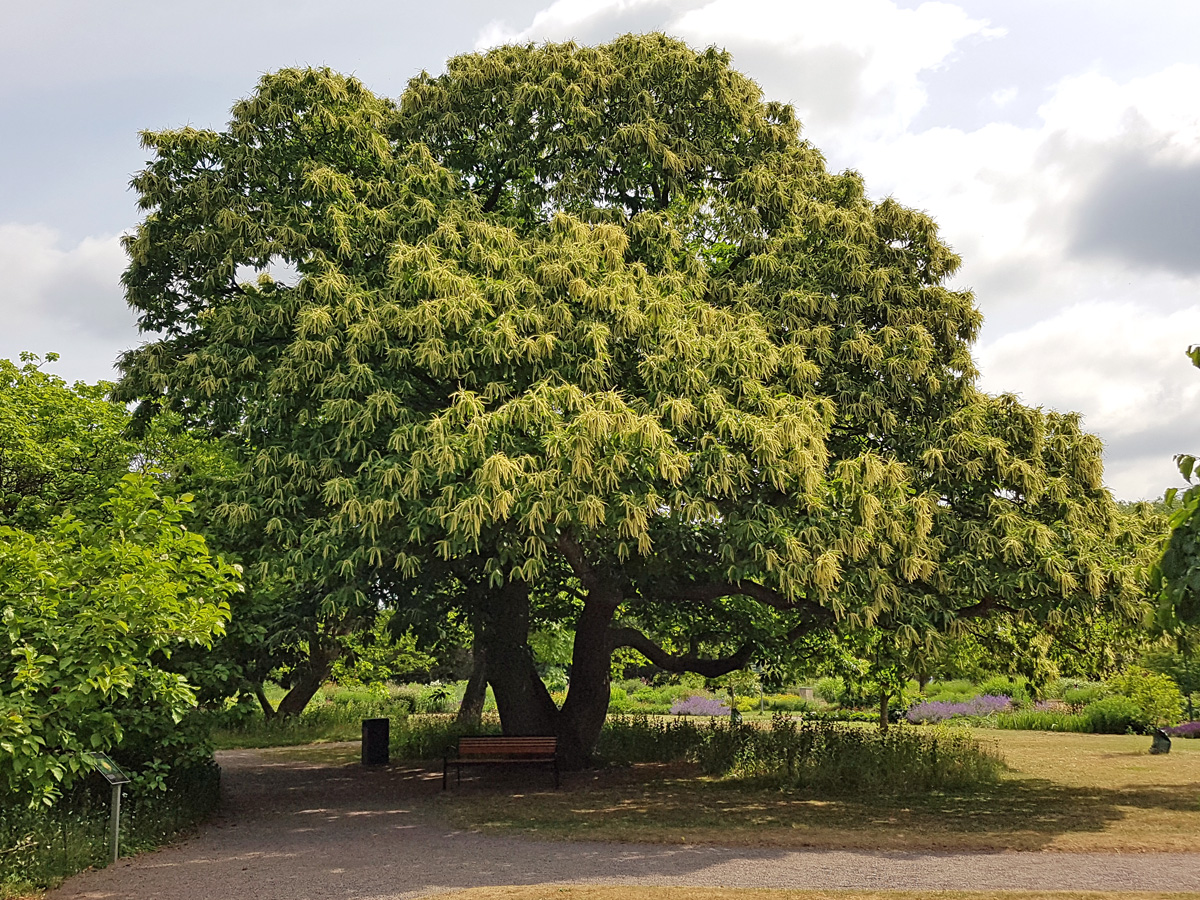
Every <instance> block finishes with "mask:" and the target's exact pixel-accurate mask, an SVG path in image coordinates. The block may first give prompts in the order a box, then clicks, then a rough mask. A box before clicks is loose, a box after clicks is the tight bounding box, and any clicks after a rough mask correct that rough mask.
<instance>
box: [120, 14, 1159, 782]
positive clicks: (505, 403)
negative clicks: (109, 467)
mask: <svg viewBox="0 0 1200 900" xmlns="http://www.w3.org/2000/svg"><path fill="white" fill-rule="evenodd" d="M144 139H145V143H146V146H147V147H148V148H149V149H150V150H152V151H153V158H152V159H151V160H150V162H149V164H148V166H147V168H146V170H145V171H144V172H142V173H141V174H139V175H138V176H137V177H136V178H135V179H134V187H135V189H136V190H137V191H138V193H139V196H140V198H141V205H142V208H143V209H144V210H145V213H146V215H145V219H144V220H143V222H142V223H141V224H140V226H139V227H138V229H137V231H136V233H134V234H133V235H131V236H130V237H129V238H128V240H127V249H128V252H129V255H130V265H129V268H128V270H127V272H126V274H125V285H126V288H127V293H128V298H129V302H130V303H131V305H132V306H133V307H134V309H135V310H136V311H137V313H138V315H139V317H140V322H141V326H142V328H143V330H144V331H145V332H146V333H147V334H148V336H149V342H148V343H146V344H144V345H142V346H141V347H139V348H137V349H135V350H132V351H130V352H129V353H128V354H126V356H125V357H124V359H123V361H122V370H123V373H124V377H123V380H122V383H121V389H120V396H121V397H122V398H124V399H129V400H134V399H136V400H140V401H142V407H141V411H140V413H141V415H142V416H150V415H153V414H154V413H155V411H157V410H160V409H169V410H172V411H174V412H175V413H178V414H180V415H182V416H184V417H185V419H186V420H187V422H188V423H189V424H191V425H195V426H201V427H205V428H208V429H210V430H211V431H212V432H214V433H217V434H221V435H223V436H226V437H228V438H229V439H231V440H233V441H235V442H236V443H237V445H238V446H239V448H240V465H241V473H242V474H241V478H240V480H239V481H238V482H237V484H236V486H235V487H233V488H232V489H231V490H230V492H229V494H228V496H227V497H226V498H225V499H224V502H223V503H222V504H221V506H220V507H219V509H220V511H221V513H222V515H224V516H225V517H226V518H227V519H228V521H229V522H230V523H231V524H232V525H233V526H236V527H239V528H242V529H244V531H245V533H246V534H247V535H252V536H253V543H254V544H255V546H256V547H257V548H259V556H258V560H259V565H260V566H262V567H264V568H269V569H271V570H273V571H274V572H276V573H278V575H279V576H280V577H283V578H286V579H291V581H292V582H293V583H294V584H295V585H297V587H298V590H301V591H302V592H303V594H304V595H305V596H308V597H312V596H317V597H319V598H320V601H319V602H320V603H321V604H322V606H323V608H324V609H326V610H327V612H328V613H329V614H330V615H331V616H338V615H341V616H344V619H343V620H344V621H351V620H353V619H354V617H355V616H359V617H362V616H363V615H369V612H370V610H371V609H373V608H375V607H377V606H378V605H379V604H380V603H393V604H396V605H398V606H400V607H402V608H403V607H404V606H405V605H406V604H408V605H412V604H418V603H422V602H425V601H424V599H423V598H427V597H428V596H429V594H430V593H431V591H432V592H433V593H440V595H441V598H442V602H444V600H445V597H447V596H452V597H454V598H455V599H454V603H456V604H457V605H459V606H461V607H462V608H463V609H464V611H465V612H466V613H467V615H468V616H469V618H470V620H471V621H472V622H473V623H475V627H476V632H477V647H479V648H480V650H481V652H483V653H485V654H486V659H487V678H488V680H489V681H490V682H491V684H492V686H493V688H494V689H495V694H496V698H497V702H498V704H499V707H500V712H501V717H502V719H503V723H504V727H505V729H506V730H507V731H510V732H513V733H551V734H558V735H559V737H560V741H561V745H562V746H563V748H564V751H565V752H566V754H567V755H568V756H569V757H570V759H571V760H572V761H575V762H582V761H584V760H585V759H586V758H587V756H588V753H589V752H590V750H591V748H592V746H593V745H594V743H595V740H596V738H597V736H598V734H599V730H600V728H601V725H602V723H603V719H604V715H605V712H606V708H607V702H608V679H609V669H610V658H611V656H612V654H613V652H614V651H615V650H616V649H618V648H622V647H632V648H635V649H637V650H638V651H640V652H641V653H642V654H644V655H645V656H646V657H648V658H649V659H650V660H652V661H653V662H654V663H656V664H658V665H660V666H663V667H664V668H667V669H673V670H678V671H685V670H686V671H695V672H701V673H704V674H708V675H717V674H721V673H723V672H727V671H731V670H733V669H736V668H740V667H742V666H744V665H746V664H747V663H749V662H751V661H753V660H755V659H756V658H757V659H761V658H763V657H765V656H772V655H782V654H787V653H789V652H793V650H794V648H795V647H797V646H803V643H802V641H803V639H804V638H805V637H807V636H811V635H812V634H814V633H817V632H819V631H821V630H824V629H830V628H835V629H843V630H853V629H875V628H881V629H884V631H885V633H886V634H887V635H888V636H889V640H891V641H893V642H895V643H896V644H897V646H899V645H904V646H909V647H912V646H917V645H920V644H921V643H922V642H925V641H929V640H932V639H934V636H936V635H938V634H945V633H949V632H953V631H954V629H956V628H958V627H961V624H962V623H964V622H970V621H973V620H976V619H979V618H981V617H985V616H989V615H997V614H1000V615H1006V616H1015V617H1017V618H1023V619H1028V620H1030V621H1036V622H1041V623H1046V624H1047V625H1048V626H1049V627H1051V628H1053V627H1055V626H1056V623H1059V622H1061V621H1065V619H1066V618H1069V617H1072V616H1075V617H1078V616H1084V617H1086V616H1087V615H1090V614H1095V613H1096V612H1097V611H1098V610H1101V611H1104V612H1106V613H1111V612H1114V611H1115V612H1116V613H1117V614H1120V615H1132V614H1133V613H1134V612H1135V605H1136V602H1137V600H1138V598H1139V590H1140V589H1139V586H1138V584H1137V583H1136V582H1135V581H1134V580H1133V579H1132V578H1131V577H1129V576H1128V575H1127V574H1126V573H1127V572H1128V565H1127V563H1128V560H1129V552H1128V548H1126V549H1122V548H1121V547H1120V545H1119V541H1118V536H1119V535H1118V532H1119V528H1120V525H1119V521H1118V516H1117V514H1116V510H1115V507H1114V505H1113V502H1112V499H1111V497H1110V496H1109V494H1108V492H1107V491H1106V490H1105V489H1104V488H1103V486H1102V483H1101V476H1102V469H1101V463H1100V452H1101V447H1100V444H1099V442H1098V441H1097V440H1096V439H1095V438H1094V437H1091V436H1089V435H1087V434H1085V433H1084V432H1082V431H1081V429H1080V427H1079V420H1078V418H1077V417H1075V416H1071V415H1059V414H1045V413H1042V412H1041V411H1039V410H1035V409H1029V408H1027V407H1025V406H1022V405H1021V404H1020V403H1019V402H1017V401H1016V400H1015V399H1014V398H1012V397H1007V396H1004V397H990V396H986V395H984V394H982V393H981V392H979V390H978V389H977V388H976V387H975V369H974V365H973V363H972V359H971V353H970V348H971V344H972V342H973V341H974V339H975V337H976V334H977V332H978V329H979V326H980V321H981V317H980V313H979V311H978V309H977V308H976V306H975V305H974V302H973V298H972V296H971V295H970V293H969V292H965V291H957V290H952V289H950V288H949V287H947V285H946V281H947V279H948V278H949V276H951V275H952V274H953V272H954V271H955V269H956V268H957V266H958V264H959V260H958V258H957V257H956V256H955V254H954V253H953V252H952V251H951V250H950V249H949V248H948V247H947V246H946V245H945V244H944V243H943V242H942V241H941V240H940V239H939V237H938V233H937V228H936V225H935V223H934V222H933V221H932V220H931V219H930V217H929V216H928V215H926V214H924V213H920V212H916V211H914V210H911V209H908V208H906V207H904V206H902V205H901V204H899V203H897V202H895V201H894V200H891V199H887V200H883V201H876V200H873V199H871V198H870V197H869V196H868V194H867V192H866V190H865V188H864V185H863V182H862V179H861V178H860V177H859V176H858V175H857V174H856V173H853V172H842V173H835V172H830V171H828V170H827V168H826V166H825V164H824V161H823V159H822V157H821V154H820V153H819V152H818V151H817V150H816V148H814V147H813V146H812V145H810V144H809V143H807V142H806V141H805V140H803V139H802V137H801V136H800V127H799V123H798V122H797V121H796V119H795V116H794V114H793V112H792V110H791V108H790V107H788V106H786V105H783V104H780V103H775V102H769V101H765V100H764V99H763V97H762V96H761V92H760V91H759V89H758V87H757V86H756V85H755V84H754V83H753V82H752V81H751V80H750V79H748V78H747V77H745V76H744V75H742V74H740V73H739V72H737V71H736V70H735V69H733V68H732V66H731V64H730V59H729V56H728V55H727V54H725V53H723V52H720V51H718V50H715V49H708V50H706V51H702V52H697V51H694V50H692V49H691V48H689V47H687V46H686V45H684V44H682V43H679V42H677V41H675V40H672V39H670V38H667V37H664V36H662V35H646V36H634V35H630V36H625V37H622V38H619V39H617V40H616V41H614V42H612V43H610V44H607V45H603V46H599V47H580V46H577V45H575V44H547V45H543V46H532V45H530V46H513V47H501V48H498V49H495V50H492V51H489V52H487V53H483V54H470V55H466V56H461V57H457V58H455V59H452V60H450V61H449V62H448V63H447V66H446V70H445V72H443V73H441V74H439V75H428V74H422V75H421V76H419V77H417V78H415V79H413V81H412V82H411V83H410V84H409V86H408V88H407V90H406V91H405V93H404V95H403V96H402V97H401V98H399V99H398V100H397V101H394V102H393V101H390V100H387V99H384V98H381V97H378V96H376V95H374V94H372V93H371V92H370V91H368V90H367V89H366V88H365V87H364V86H363V85H362V84H360V83H359V82H358V81H356V80H355V79H353V78H348V77H344V76H341V75H338V74H336V73H333V72H330V71H328V70H311V69H310V70H284V71H281V72H277V73H275V74H272V75H268V76H265V77H264V78H263V79H262V80H261V82H260V83H259V86H258V89H257V90H256V91H255V92H254V93H253V94H252V95H251V96H250V97H248V98H247V99H245V100H243V101H241V102H239V103H238V104H236V105H235V107H234V109H233V117H232V119H231V121H230V122H229V124H228V126H227V127H226V128H225V129H224V130H222V131H206V130H197V129H192V128H186V129H181V130H172V131H163V132H155V133H147V134H145V135H144ZM448 583H453V584H454V585H455V586H456V587H455V588H454V589H453V590H452V591H449V590H446V589H443V588H444V586H445V585H446V584H448ZM435 588H436V589H437V590H434V589H435ZM551 614H554V615H558V616H560V617H565V618H568V619H570V620H571V622H572V625H573V628H574V634H575V637H574V647H573V658H572V665H571V681H570V689H569V691H568V693H567V697H566V700H565V702H564V703H563V705H562V706H561V708H559V707H557V706H556V705H555V704H554V702H553V701H552V700H551V698H550V695H549V694H548V692H547V691H546V689H545V687H544V686H543V685H542V683H541V681H540V680H539V679H538V677H537V672H536V669H535V667H534V662H533V657H532V654H531V652H530V650H529V644H528V634H529V628H530V622H531V616H535V615H536V616H542V617H545V616H546V615H551Z"/></svg>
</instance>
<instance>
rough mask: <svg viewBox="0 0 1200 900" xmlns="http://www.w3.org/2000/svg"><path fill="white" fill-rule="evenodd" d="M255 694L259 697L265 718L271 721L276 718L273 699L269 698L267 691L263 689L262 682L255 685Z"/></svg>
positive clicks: (259, 703)
mask: <svg viewBox="0 0 1200 900" xmlns="http://www.w3.org/2000/svg"><path fill="white" fill-rule="evenodd" d="M254 696H255V697H256V698H258V705H259V706H261V707H262V711H263V718H264V719H266V720H267V721H268V722H270V721H271V720H272V719H274V718H275V707H273V706H272V705H271V701H270V700H268V699H267V695H266V692H265V691H263V686H262V685H261V684H256V685H255V686H254Z"/></svg>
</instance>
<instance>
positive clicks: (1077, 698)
mask: <svg viewBox="0 0 1200 900" xmlns="http://www.w3.org/2000/svg"><path fill="white" fill-rule="evenodd" d="M1110 693H1111V691H1110V690H1109V688H1108V687H1107V686H1106V685H1104V684H1102V683H1100V682H1088V683H1085V684H1081V685H1078V686H1076V687H1070V688H1067V689H1066V690H1064V691H1063V693H1062V699H1063V702H1064V703H1066V704H1067V705H1068V706H1069V707H1071V709H1072V710H1073V711H1074V712H1079V711H1080V710H1082V709H1083V708H1084V707H1085V706H1087V705H1088V704H1090V703H1095V702H1096V701H1097V700H1103V699H1104V698H1105V697H1107V696H1108V695H1109V694H1110Z"/></svg>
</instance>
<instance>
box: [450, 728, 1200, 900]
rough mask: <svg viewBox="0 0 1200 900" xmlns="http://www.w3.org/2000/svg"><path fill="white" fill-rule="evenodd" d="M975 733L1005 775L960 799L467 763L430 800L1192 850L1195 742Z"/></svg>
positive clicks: (724, 836) (958, 846)
mask: <svg viewBox="0 0 1200 900" xmlns="http://www.w3.org/2000/svg"><path fill="white" fill-rule="evenodd" d="M975 735H976V737H977V738H978V739H979V740H981V741H984V742H994V743H995V745H996V746H997V748H998V749H999V751H1000V753H1001V754H1002V755H1003V756H1004V758H1005V760H1006V762H1007V764H1008V769H1009V770H1008V772H1007V773H1006V774H1005V775H1004V776H1003V778H1002V779H1001V782H1000V783H999V784H998V785H996V786H994V787H989V788H985V789H981V790H978V791H975V792H972V793H967V794H932V795H925V796H918V797H903V798H892V797H854V798H830V797H814V796H806V795H805V794H804V793H801V792H784V791H778V790H771V789H764V788H756V787H754V786H752V785H746V784H741V783H738V782H736V781H728V780H716V779H709V778H704V777H702V776H701V775H700V774H699V773H698V772H697V770H696V769H695V767H693V766H690V765H687V764H662V765H637V766H632V767H628V768H623V769H610V770H603V771H599V772H583V773H573V774H570V775H568V776H567V777H565V778H564V781H563V788H562V790H559V791H555V790H553V788H552V787H551V786H550V783H549V781H548V778H547V777H545V773H542V772H540V771H536V770H528V771H517V772H511V773H510V772H497V773H492V772H490V771H484V772H476V773H472V777H471V778H470V779H468V780H465V781H464V783H463V785H462V787H461V788H459V789H455V790H451V791H449V792H447V793H446V794H445V795H443V796H442V798H441V799H440V806H441V808H442V809H443V810H444V812H445V813H446V815H447V816H448V817H449V818H450V819H451V821H452V822H453V823H454V824H455V825H457V826H459V827H466V828H478V829H482V830H515V831H519V832H523V833H527V834H530V835H536V836H538V837H544V838H563V839H577V840H606V841H648V842H658V843H662V842H667V843H710V844H720V845H725V846H755V847H779V848H805V847H813V848H842V849H862V850H867V849H870V850H927V851H928V850H935V851H936V850H946V851H953V850H980V851H982V850H1060V851H1091V850H1097V851H1101V850H1113V851H1128V852H1164V851H1192V852H1194V851H1196V850H1197V849H1198V847H1200V741H1187V740H1176V741H1175V742H1174V746H1173V748H1172V751H1171V753H1170V754H1169V755H1165V756H1151V755H1150V754H1149V753H1147V750H1148V749H1149V746H1150V739H1149V738H1147V737H1139V736H1131V735H1092V734H1058V733H1046V732H1032V731H994V730H979V731H976V732H975ZM514 784H518V785H521V787H519V788H516V789H514V787H513V786H514ZM497 896H500V895H497ZM597 896H600V895H597ZM663 896H666V895H663ZM764 896H765V895H764ZM795 896H801V895H799V894H797V895H795ZM839 896H846V895H839ZM864 896H865V895H864ZM1058 896H1061V895H1058Z"/></svg>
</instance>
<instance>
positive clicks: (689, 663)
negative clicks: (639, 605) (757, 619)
mask: <svg viewBox="0 0 1200 900" xmlns="http://www.w3.org/2000/svg"><path fill="white" fill-rule="evenodd" d="M608 635H609V640H610V641H611V642H612V646H613V649H616V648H617V647H632V648H633V649H634V650H636V651H637V652H638V653H640V654H642V656H644V657H646V659H648V660H650V662H652V663H654V665H656V666H658V667H659V668H660V669H666V670H667V671H668V672H695V673H696V674H697V675H703V676H704V677H705V678H717V677H719V676H721V675H728V674H729V673H730V672H736V671H737V670H738V669H744V668H745V667H746V665H747V664H748V663H749V662H750V659H751V657H752V656H753V655H754V648H755V645H754V644H743V645H742V646H741V647H739V648H738V649H737V650H736V651H735V652H734V653H733V654H731V655H729V656H725V657H722V658H720V659H707V658H704V657H700V656H696V655H695V654H693V653H683V654H680V655H678V656H676V655H673V654H670V653H668V652H667V651H666V650H664V649H663V648H662V647H660V646H658V644H656V643H654V641H652V640H650V638H648V637H646V635H644V634H642V633H641V632H640V631H638V630H637V629H636V628H610V629H609V630H608Z"/></svg>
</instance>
